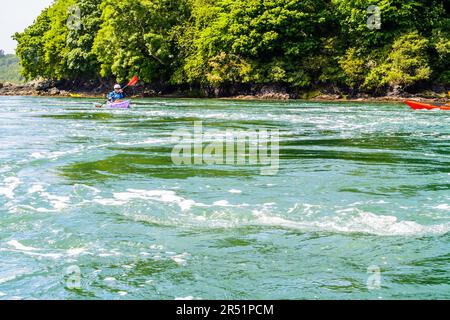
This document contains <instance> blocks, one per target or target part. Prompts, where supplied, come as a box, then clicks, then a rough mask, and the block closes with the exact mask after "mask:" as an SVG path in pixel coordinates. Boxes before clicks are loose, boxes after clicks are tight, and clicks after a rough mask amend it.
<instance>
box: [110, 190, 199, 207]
mask: <svg viewBox="0 0 450 320" xmlns="http://www.w3.org/2000/svg"><path fill="white" fill-rule="evenodd" d="M113 196H114V198H115V199H116V200H118V201H120V202H122V203H126V202H128V201H130V200H133V199H143V200H153V201H159V202H164V203H174V204H177V205H178V206H179V207H180V209H181V210H182V211H187V210H189V209H191V208H192V207H193V206H194V205H201V204H198V203H196V202H195V201H194V200H189V199H185V198H183V197H180V196H177V195H176V193H175V192H174V191H170V190H137V189H127V192H118V193H114V195H113Z"/></svg>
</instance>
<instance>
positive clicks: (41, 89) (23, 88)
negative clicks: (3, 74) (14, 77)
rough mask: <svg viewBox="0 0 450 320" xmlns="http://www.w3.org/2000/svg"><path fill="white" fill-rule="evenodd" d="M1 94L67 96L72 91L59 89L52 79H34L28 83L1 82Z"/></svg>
mask: <svg viewBox="0 0 450 320" xmlns="http://www.w3.org/2000/svg"><path fill="white" fill-rule="evenodd" d="M0 95H2V96H66V97H69V96H70V93H69V92H67V91H65V90H59V89H58V88H56V85H55V83H54V82H53V81H51V80H33V81H31V82H28V83H21V84H15V83H10V82H5V83H0Z"/></svg>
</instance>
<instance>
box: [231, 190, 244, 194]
mask: <svg viewBox="0 0 450 320" xmlns="http://www.w3.org/2000/svg"><path fill="white" fill-rule="evenodd" d="M228 192H229V193H236V194H239V193H242V191H241V190H238V189H231V190H228Z"/></svg>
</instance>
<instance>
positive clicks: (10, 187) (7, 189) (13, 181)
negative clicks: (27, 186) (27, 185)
mask: <svg viewBox="0 0 450 320" xmlns="http://www.w3.org/2000/svg"><path fill="white" fill-rule="evenodd" d="M20 184H21V181H20V179H19V178H17V177H8V178H5V179H4V180H3V187H0V195H3V196H5V197H6V198H8V199H14V190H15V189H16V188H17V187H18V186H19V185H20Z"/></svg>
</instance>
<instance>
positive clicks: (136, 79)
mask: <svg viewBox="0 0 450 320" xmlns="http://www.w3.org/2000/svg"><path fill="white" fill-rule="evenodd" d="M138 82H139V77H138V76H134V77H133V79H131V80H130V82H128V85H127V86H129V87H132V86H134V85H135V84H136V83H138Z"/></svg>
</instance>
